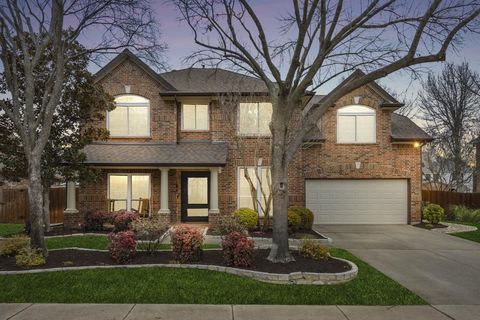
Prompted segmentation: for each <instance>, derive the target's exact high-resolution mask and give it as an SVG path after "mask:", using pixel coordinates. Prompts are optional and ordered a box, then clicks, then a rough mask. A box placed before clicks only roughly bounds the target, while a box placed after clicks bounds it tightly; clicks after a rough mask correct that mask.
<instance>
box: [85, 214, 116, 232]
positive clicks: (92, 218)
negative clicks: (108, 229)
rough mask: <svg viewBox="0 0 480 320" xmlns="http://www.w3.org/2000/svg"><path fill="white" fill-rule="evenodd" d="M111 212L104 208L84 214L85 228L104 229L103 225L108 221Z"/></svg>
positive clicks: (92, 229)
mask: <svg viewBox="0 0 480 320" xmlns="http://www.w3.org/2000/svg"><path fill="white" fill-rule="evenodd" d="M110 219H111V214H110V213H108V212H107V211H105V210H92V211H89V212H87V214H86V215H85V229H87V230H91V231H102V230H104V227H103V225H104V224H105V223H107V222H109V221H110Z"/></svg>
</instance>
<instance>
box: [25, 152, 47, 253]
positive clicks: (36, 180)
mask: <svg viewBox="0 0 480 320" xmlns="http://www.w3.org/2000/svg"><path fill="white" fill-rule="evenodd" d="M35 158H36V157H35V156H31V157H30V159H29V160H30V161H28V180H29V181H28V201H29V211H30V244H31V246H32V247H33V248H38V249H40V250H42V252H43V255H44V256H46V255H47V253H48V251H47V247H46V245H45V238H44V227H43V185H42V176H41V169H40V159H35Z"/></svg>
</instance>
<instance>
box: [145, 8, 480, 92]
mask: <svg viewBox="0 0 480 320" xmlns="http://www.w3.org/2000/svg"><path fill="white" fill-rule="evenodd" d="M254 3H255V9H256V13H257V15H258V16H259V17H260V18H261V19H262V22H263V24H264V26H265V28H266V31H267V33H270V34H276V33H277V31H278V26H279V21H278V18H279V17H281V16H282V15H284V14H285V13H286V12H289V11H291V10H292V9H291V8H292V2H291V0H258V1H255V2H254ZM153 5H154V10H155V11H156V13H157V19H158V22H160V24H161V30H162V37H161V39H162V41H164V42H165V43H166V44H167V45H168V47H169V49H168V51H167V52H166V60H167V63H168V65H169V66H170V68H172V69H181V68H186V67H189V65H188V64H185V63H184V61H183V59H184V58H185V57H186V56H188V55H189V54H190V53H191V52H192V51H193V50H194V49H195V48H196V47H195V44H194V43H193V35H192V32H191V30H190V29H189V27H188V26H187V25H186V24H185V22H182V21H179V19H178V18H179V16H180V15H179V13H178V12H177V10H176V8H175V7H173V6H172V5H171V4H168V3H166V2H165V1H163V0H160V1H154V2H153ZM447 61H449V62H457V63H460V62H463V61H466V62H468V63H470V65H471V67H472V68H473V69H474V70H476V71H478V72H480V36H478V35H476V36H475V37H474V38H473V39H467V41H466V42H465V44H464V46H463V47H462V50H461V51H460V52H458V53H456V52H453V51H450V52H449V53H448V55H447ZM441 66H442V64H441V63H434V64H430V65H428V66H427V67H428V70H432V71H438V70H440V69H441ZM339 81H340V79H338V80H336V81H333V82H331V83H329V84H327V85H326V86H324V87H323V88H322V89H321V90H320V91H319V92H318V93H319V94H325V93H326V92H328V91H329V90H331V89H332V88H333V87H334V86H335V85H336V84H338V82H339ZM381 83H382V84H384V85H386V86H387V87H388V88H394V89H395V91H396V92H397V93H402V92H404V91H406V90H408V94H407V95H408V96H410V95H412V94H414V93H415V92H416V91H417V89H418V87H419V84H418V82H413V83H412V81H411V80H410V75H409V74H407V73H405V72H397V73H395V74H392V75H390V76H388V77H387V78H385V79H382V80H381Z"/></svg>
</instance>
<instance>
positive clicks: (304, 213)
mask: <svg viewBox="0 0 480 320" xmlns="http://www.w3.org/2000/svg"><path fill="white" fill-rule="evenodd" d="M288 211H294V212H295V213H297V214H298V215H299V216H300V219H301V222H300V226H299V229H300V230H312V226H313V212H312V211H311V210H310V209H308V208H305V207H300V206H291V207H290V208H288Z"/></svg>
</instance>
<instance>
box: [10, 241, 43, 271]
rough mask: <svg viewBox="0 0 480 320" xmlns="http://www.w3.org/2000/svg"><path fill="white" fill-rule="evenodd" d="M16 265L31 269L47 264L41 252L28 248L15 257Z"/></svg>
mask: <svg viewBox="0 0 480 320" xmlns="http://www.w3.org/2000/svg"><path fill="white" fill-rule="evenodd" d="M15 263H16V265H17V266H19V267H20V268H24V269H29V268H32V267H37V266H41V265H43V264H45V257H44V256H43V255H42V251H41V250H39V249H33V248H31V247H30V246H27V247H25V248H23V249H22V250H21V251H20V252H19V253H18V254H17V255H16V256H15Z"/></svg>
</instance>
